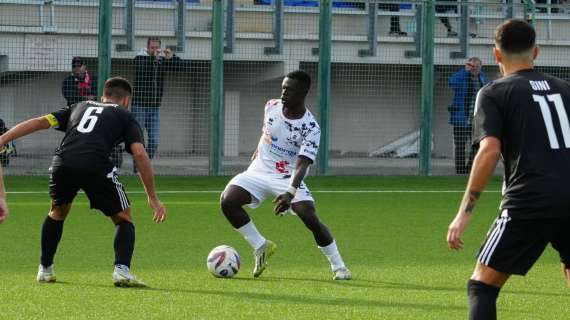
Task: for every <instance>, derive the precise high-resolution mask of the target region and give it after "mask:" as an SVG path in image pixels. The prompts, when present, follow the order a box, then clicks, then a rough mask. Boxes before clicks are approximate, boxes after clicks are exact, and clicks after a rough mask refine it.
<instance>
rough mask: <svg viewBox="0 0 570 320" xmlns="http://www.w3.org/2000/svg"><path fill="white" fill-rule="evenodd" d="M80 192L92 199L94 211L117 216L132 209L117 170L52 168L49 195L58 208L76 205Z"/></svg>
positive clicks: (90, 200)
mask: <svg viewBox="0 0 570 320" xmlns="http://www.w3.org/2000/svg"><path fill="white" fill-rule="evenodd" d="M106 171H109V172H106ZM79 189H82V190H83V191H84V192H85V194H86V195H87V198H89V202H90V204H91V208H92V209H99V210H101V211H102V212H103V213H104V214H105V215H106V216H113V215H115V214H117V213H119V212H121V211H123V210H125V209H127V208H128V207H129V206H130V202H129V199H128V198H127V194H126V193H125V189H124V188H123V185H122V184H121V183H120V182H119V176H118V174H117V172H116V170H115V169H113V170H100V169H93V170H89V169H76V168H70V167H65V166H52V167H51V168H50V178H49V195H50V197H51V198H52V202H53V204H54V205H56V206H59V205H62V204H67V203H72V202H73V199H74V198H75V196H76V195H77V192H78V191H79Z"/></svg>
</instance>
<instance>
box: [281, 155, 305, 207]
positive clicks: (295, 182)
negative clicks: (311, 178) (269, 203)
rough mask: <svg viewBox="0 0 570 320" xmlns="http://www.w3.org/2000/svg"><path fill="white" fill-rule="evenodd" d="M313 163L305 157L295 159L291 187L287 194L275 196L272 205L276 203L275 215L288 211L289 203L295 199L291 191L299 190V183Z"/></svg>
mask: <svg viewBox="0 0 570 320" xmlns="http://www.w3.org/2000/svg"><path fill="white" fill-rule="evenodd" d="M312 163H313V162H312V161H311V160H310V159H309V158H307V157H305V156H299V157H298V158H297V164H296V166H295V173H294V174H293V177H292V178H291V187H290V190H288V191H287V192H285V193H283V194H280V195H279V196H277V198H275V200H273V202H274V203H276V205H275V214H277V215H278V214H281V213H283V212H285V211H286V210H288V209H289V207H291V201H292V200H293V198H295V194H294V193H295V192H294V191H293V190H297V189H299V187H300V186H301V183H302V182H303V179H304V178H305V176H306V175H307V170H309V166H310V165H311V164H312Z"/></svg>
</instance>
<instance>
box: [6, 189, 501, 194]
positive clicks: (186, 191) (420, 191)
mask: <svg viewBox="0 0 570 320" xmlns="http://www.w3.org/2000/svg"><path fill="white" fill-rule="evenodd" d="M221 192H222V190H164V191H157V193H161V194H193V193H194V194H199V193H218V194H219V193H221ZM311 192H312V193H464V192H465V190H311ZM499 192H501V191H499V190H487V191H485V193H499ZM6 193H7V194H42V193H43V194H47V193H48V191H47V190H43V191H7V192H6ZM144 193H145V192H144V191H142V190H135V191H127V194H144Z"/></svg>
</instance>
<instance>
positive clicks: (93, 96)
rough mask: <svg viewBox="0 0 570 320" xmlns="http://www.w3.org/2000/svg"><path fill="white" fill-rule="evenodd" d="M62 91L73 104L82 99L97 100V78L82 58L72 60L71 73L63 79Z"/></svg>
mask: <svg viewBox="0 0 570 320" xmlns="http://www.w3.org/2000/svg"><path fill="white" fill-rule="evenodd" d="M61 93H62V94H63V97H64V98H65V100H66V101H67V105H68V106H71V105H72V104H76V103H78V102H81V101H86V100H97V80H96V79H95V77H94V76H93V75H92V74H91V72H89V71H88V70H87V66H86V65H85V63H83V61H82V60H81V58H79V57H74V58H73V60H71V74H70V75H69V76H68V77H66V78H65V79H64V80H63V83H62V84H61Z"/></svg>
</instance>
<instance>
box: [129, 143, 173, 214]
mask: <svg viewBox="0 0 570 320" xmlns="http://www.w3.org/2000/svg"><path fill="white" fill-rule="evenodd" d="M131 152H132V155H133V159H134V161H135V165H136V166H137V168H138V170H139V175H140V178H141V181H142V183H143V186H144V189H145V192H146V194H147V197H148V204H149V205H150V207H151V208H152V209H153V210H154V215H153V220H154V222H157V223H161V222H163V221H164V220H165V219H166V208H165V207H164V205H163V204H162V202H160V200H159V199H158V196H157V195H156V189H155V186H154V173H153V170H152V164H151V163H150V159H149V157H148V154H147V153H146V150H145V149H144V146H143V145H142V143H138V142H136V143H133V144H132V145H131Z"/></svg>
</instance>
